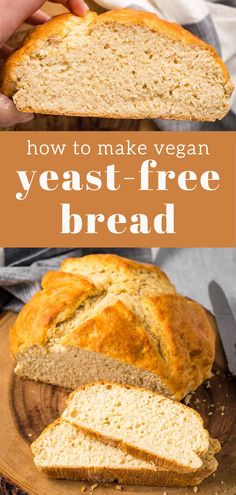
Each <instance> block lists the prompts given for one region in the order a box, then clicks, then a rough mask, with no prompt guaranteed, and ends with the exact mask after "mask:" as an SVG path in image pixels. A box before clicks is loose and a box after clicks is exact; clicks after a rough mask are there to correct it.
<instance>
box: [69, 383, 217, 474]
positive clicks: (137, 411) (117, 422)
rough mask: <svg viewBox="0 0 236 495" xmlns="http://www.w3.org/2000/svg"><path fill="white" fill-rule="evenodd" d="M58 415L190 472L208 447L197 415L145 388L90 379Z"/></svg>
mask: <svg viewBox="0 0 236 495" xmlns="http://www.w3.org/2000/svg"><path fill="white" fill-rule="evenodd" d="M62 418H63V419H64V420H67V421H69V422H70V423H72V424H74V425H75V426H78V427H79V428H80V429H82V430H84V431H85V432H89V433H90V434H91V435H93V436H94V437H95V438H97V439H102V440H103V441H105V442H107V443H110V444H111V445H114V446H117V447H120V448H122V449H124V450H125V451H126V452H128V453H129V454H131V455H134V456H138V457H139V458H141V459H144V460H146V461H152V462H154V463H155V464H156V465H157V466H158V467H161V468H164V469H169V470H174V471H179V472H194V471H197V470H198V469H200V468H201V467H202V465H203V457H204V455H205V454H206V453H207V452H208V450H209V434H208V432H207V431H206V430H205V429H204V427H203V421H202V418H201V416H200V415H199V414H198V413H197V412H196V411H194V410H193V409H190V408H189V407H186V406H184V405H183V404H180V403H179V402H175V401H172V400H170V399H167V398H166V397H163V396H161V395H158V394H155V393H154V392H149V391H148V390H144V389H138V388H134V387H128V386H124V385H118V384H109V383H95V384H90V385H87V386H85V387H81V388H80V389H78V390H76V391H75V392H73V393H72V394H71V395H70V397H69V400H68V404H67V408H66V410H65V411H64V413H63V415H62Z"/></svg>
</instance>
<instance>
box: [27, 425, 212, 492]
mask: <svg viewBox="0 0 236 495" xmlns="http://www.w3.org/2000/svg"><path fill="white" fill-rule="evenodd" d="M219 448H220V447H219V442H218V441H217V440H211V445H210V449H209V451H208V452H207V454H206V455H205V456H204V458H203V465H202V467H201V468H200V469H199V470H198V471H197V472H196V473H176V472H174V471H166V470H163V469H160V468H157V466H155V464H154V463H152V462H147V461H144V460H141V459H138V458H135V457H133V456H131V455H130V454H127V453H126V452H125V451H124V450H122V449H120V448H116V447H113V446H111V445H108V444H105V443H103V442H101V441H99V440H96V439H95V438H92V437H91V436H90V435H88V434H85V433H84V432H82V431H81V430H80V429H78V428H77V427H75V426H73V425H72V424H70V423H68V422H66V421H63V420H61V419H59V420H56V421H55V422H54V423H52V424H51V425H49V426H48V427H47V428H46V429H45V430H44V431H43V433H42V434H41V435H40V436H39V438H37V440H36V441H35V442H34V443H33V444H32V446H31V449H32V452H33V455H34V462H35V465H36V467H37V468H38V469H39V470H40V471H41V472H43V473H44V474H46V475H47V476H49V477H50V478H66V479H70V480H79V481H90V482H93V483H94V482H98V483H109V482H113V481H118V482H119V483H122V484H129V485H130V484H131V485H153V486H154V485H156V486H178V487H181V486H195V485H198V484H199V483H201V482H202V481H203V480H204V479H205V478H206V477H208V476H210V475H211V474H212V473H213V472H214V471H215V470H216V469H217V464H218V463H217V461H216V459H215V458H214V454H215V453H216V452H217V451H218V450H219Z"/></svg>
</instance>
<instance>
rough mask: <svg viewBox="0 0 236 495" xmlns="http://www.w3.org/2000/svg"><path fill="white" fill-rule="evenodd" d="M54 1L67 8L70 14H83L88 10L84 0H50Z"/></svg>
mask: <svg viewBox="0 0 236 495" xmlns="http://www.w3.org/2000/svg"><path fill="white" fill-rule="evenodd" d="M51 1H52V2H54V3H61V4H62V5H64V6H65V7H66V8H67V9H68V10H70V11H71V12H72V14H76V15H85V14H86V12H87V11H88V6H87V4H86V3H85V1H84V0H51Z"/></svg>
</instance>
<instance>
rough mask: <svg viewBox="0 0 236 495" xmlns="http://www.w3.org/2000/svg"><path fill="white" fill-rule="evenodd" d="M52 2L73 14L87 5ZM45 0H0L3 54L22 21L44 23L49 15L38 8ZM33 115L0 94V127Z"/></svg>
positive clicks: (71, 0)
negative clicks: (59, 4)
mask: <svg viewBox="0 0 236 495" xmlns="http://www.w3.org/2000/svg"><path fill="white" fill-rule="evenodd" d="M52 1H53V2H54V3H61V4H63V5H65V7H67V8H68V9H69V10H70V11H71V12H72V13H73V14H75V15H84V14H85V13H86V11H87V6H86V4H85V2H84V0H61V1H60V0H52ZM44 3H45V0H30V1H28V0H21V1H20V2H19V1H18V0H12V1H11V2H9V1H8V0H0V10H1V17H0V51H1V52H2V53H3V55H4V56H6V55H7V56H8V55H9V54H10V53H11V49H10V48H9V47H8V46H7V45H5V43H6V42H7V41H8V39H9V38H10V37H11V35H12V34H13V33H14V32H15V30H16V29H17V28H18V27H19V26H20V24H22V23H23V22H28V23H29V24H32V25H34V26H36V25H39V24H44V23H45V22H47V21H48V20H49V19H50V17H49V16H48V15H47V14H46V13H45V12H43V11H41V10H39V9H40V8H41V7H42V6H43V4H44ZM33 118H34V117H33V115H32V113H27V112H20V111H19V110H18V109H17V108H16V106H15V105H14V103H13V101H12V100H11V99H9V98H8V97H7V96H6V95H3V94H0V127H9V126H12V125H14V124H23V123H26V122H29V121H30V120H32V119H33Z"/></svg>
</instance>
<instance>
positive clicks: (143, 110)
mask: <svg viewBox="0 0 236 495" xmlns="http://www.w3.org/2000/svg"><path fill="white" fill-rule="evenodd" d="M1 78H2V84H1V88H0V89H1V92H2V93H4V94H5V95H7V96H9V97H12V98H13V100H14V102H15V104H16V105H17V107H18V109H19V110H21V111H24V112H39V113H46V114H58V115H59V114H64V115H81V116H96V117H111V118H135V119H136V118H151V117H161V118H167V119H190V120H202V121H214V120H216V119H222V118H223V117H224V116H225V115H226V113H227V112H228V110H229V98H230V95H231V93H232V90H233V85H232V83H231V81H230V78H229V74H228V71H227V68H226V66H225V65H224V63H223V62H222V60H221V59H220V58H219V56H218V55H217V53H216V51H215V50H214V48H212V47H211V46H209V45H207V44H206V43H204V42H203V41H201V40H200V39H198V38H196V37H195V36H193V35H192V34H191V33H190V32H188V31H186V30H185V29H183V28H182V27H181V26H178V25H177V24H173V23H170V22H166V21H164V20H162V19H160V18H159V17H158V16H156V15H155V14H150V13H147V12H143V11H142V12H139V11H136V10H129V9H121V10H114V11H111V12H107V13H105V14H102V15H100V16H97V15H96V14H95V13H93V12H89V13H88V14H87V15H86V16H85V17H83V18H81V17H77V16H74V15H72V14H65V15H62V16H58V17H55V18H54V19H52V20H51V21H49V22H48V23H47V24H46V25H43V26H40V27H37V28H36V29H35V30H34V31H33V32H32V33H31V34H30V35H29V36H28V37H27V39H26V41H25V43H24V45H23V47H22V48H21V49H20V50H19V51H16V52H15V53H14V54H13V55H11V57H10V58H9V59H8V61H7V63H6V65H5V67H4V69H3V73H2V76H1Z"/></svg>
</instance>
